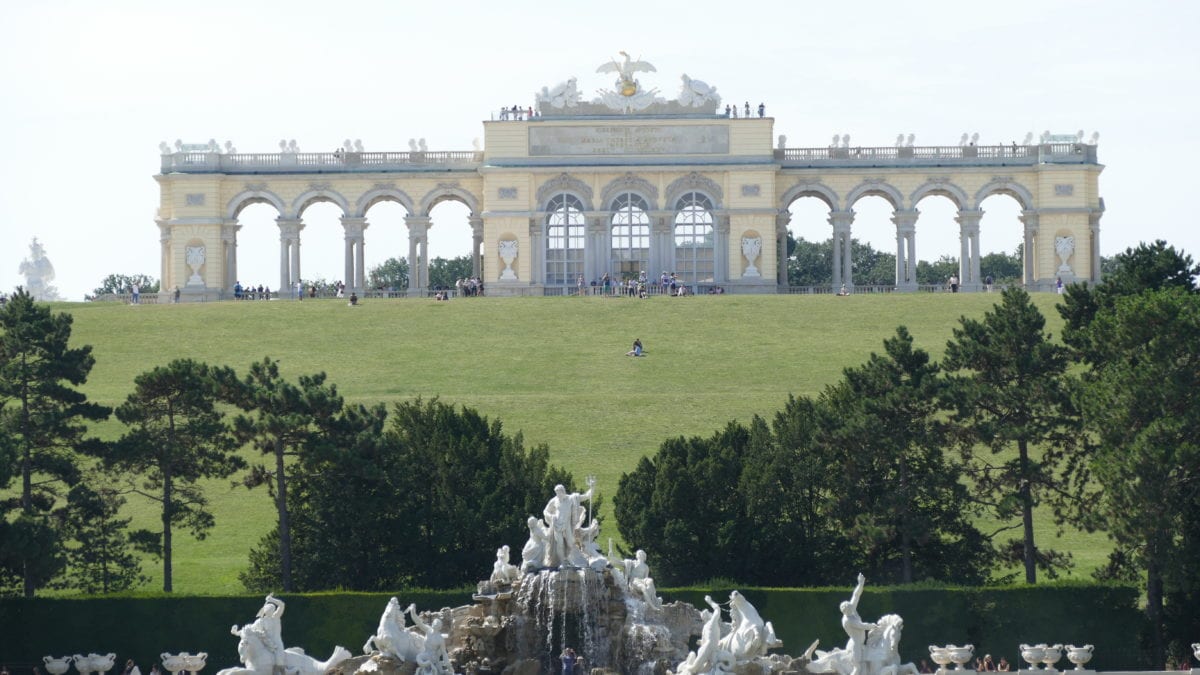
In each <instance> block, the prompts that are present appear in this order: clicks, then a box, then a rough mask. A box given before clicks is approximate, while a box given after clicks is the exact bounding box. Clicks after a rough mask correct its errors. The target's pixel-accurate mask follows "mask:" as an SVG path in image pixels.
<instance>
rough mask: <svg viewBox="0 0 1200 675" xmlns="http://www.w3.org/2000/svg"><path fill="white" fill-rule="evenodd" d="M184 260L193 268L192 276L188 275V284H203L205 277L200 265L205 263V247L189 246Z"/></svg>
mask: <svg viewBox="0 0 1200 675" xmlns="http://www.w3.org/2000/svg"><path fill="white" fill-rule="evenodd" d="M184 260H185V261H186V262H187V264H188V267H190V268H192V276H190V277H188V280H187V285H188V286H203V285H204V279H203V278H202V277H201V276H200V267H201V266H203V265H204V247H203V246H188V247H187V251H186V252H185V257H184Z"/></svg>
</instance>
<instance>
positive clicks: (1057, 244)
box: [1054, 235, 1075, 274]
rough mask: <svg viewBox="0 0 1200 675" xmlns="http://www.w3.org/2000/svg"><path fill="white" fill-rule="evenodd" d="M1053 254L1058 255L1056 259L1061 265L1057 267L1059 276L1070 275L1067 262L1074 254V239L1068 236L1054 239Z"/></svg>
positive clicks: (1069, 267)
mask: <svg viewBox="0 0 1200 675" xmlns="http://www.w3.org/2000/svg"><path fill="white" fill-rule="evenodd" d="M1054 252H1055V253H1056V254H1058V259H1059V260H1060V261H1062V264H1061V265H1059V266H1058V271H1059V273H1060V274H1071V266H1070V265H1068V264H1067V261H1068V260H1070V259H1071V254H1072V253H1074V252H1075V237H1072V236H1070V235H1068V236H1065V237H1055V238H1054Z"/></svg>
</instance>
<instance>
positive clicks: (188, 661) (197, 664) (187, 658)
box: [183, 652, 208, 675]
mask: <svg viewBox="0 0 1200 675" xmlns="http://www.w3.org/2000/svg"><path fill="white" fill-rule="evenodd" d="M207 659H208V653H207V652H200V653H198V654H190V655H189V654H187V653H186V652H185V653H184V654H183V669H184V670H186V671H188V672H189V673H192V675H195V674H196V673H198V672H200V671H201V670H204V664H205V662H206V661H207Z"/></svg>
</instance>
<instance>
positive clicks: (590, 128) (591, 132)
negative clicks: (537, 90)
mask: <svg viewBox="0 0 1200 675" xmlns="http://www.w3.org/2000/svg"><path fill="white" fill-rule="evenodd" d="M728 153H729V128H728V127H726V126H719V125H715V124H713V125H695V126H693V125H686V126H685V125H664V126H605V125H602V124H596V125H587V126H583V125H580V126H569V127H532V128H530V129H529V154H530V155H531V156H535V157H536V156H545V155H719V154H728Z"/></svg>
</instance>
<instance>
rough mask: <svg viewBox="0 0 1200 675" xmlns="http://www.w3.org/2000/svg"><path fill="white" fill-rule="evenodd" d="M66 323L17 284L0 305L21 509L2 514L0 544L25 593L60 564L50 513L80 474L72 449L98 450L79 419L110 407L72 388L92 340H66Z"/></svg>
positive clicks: (9, 432)
mask: <svg viewBox="0 0 1200 675" xmlns="http://www.w3.org/2000/svg"><path fill="white" fill-rule="evenodd" d="M71 323H72V319H71V316H70V315H69V314H65V313H57V314H56V313H52V312H51V311H50V309H49V307H47V306H46V305H44V304H39V303H37V302H35V301H34V299H33V297H32V296H31V295H29V293H27V292H25V291H24V290H22V289H20V288H18V289H17V291H16V292H15V293H14V294H13V296H12V297H11V298H10V299H9V301H8V302H7V303H5V305H4V306H3V307H2V308H0V435H2V436H4V437H5V438H6V440H5V441H4V443H5V444H6V445H8V447H9V448H10V449H12V450H13V451H15V453H16V455H17V459H16V461H17V465H18V467H19V468H18V471H19V474H20V480H21V485H20V500H19V515H18V516H17V518H16V519H15V520H12V521H7V520H6V523H5V525H6V526H5V528H4V536H5V540H6V541H5V542H3V543H4V545H3V546H0V549H3V550H4V551H5V552H4V558H5V563H6V565H7V566H8V567H9V569H10V571H11V572H13V573H14V574H15V575H16V576H19V577H20V578H21V586H22V591H23V593H24V595H25V596H26V597H32V596H33V594H34V592H35V591H36V590H37V589H38V588H39V587H41V586H43V585H45V584H46V583H47V582H48V581H49V580H50V579H51V578H52V577H54V576H55V575H56V574H57V573H58V572H59V570H60V569H61V567H62V564H63V556H62V548H61V546H62V545H61V537H60V535H59V532H58V531H57V527H56V526H55V525H54V523H52V522H51V520H50V519H49V518H48V515H49V514H50V512H51V511H52V510H53V508H54V505H55V502H56V500H58V499H59V498H61V497H62V496H63V495H62V494H61V492H60V491H59V489H58V488H59V486H61V485H64V484H65V485H68V486H70V485H75V484H76V483H78V482H79V480H80V469H79V456H78V453H79V452H87V453H91V454H98V453H100V452H101V451H102V449H103V444H101V443H100V442H98V441H95V440H87V439H85V438H84V433H85V431H86V427H85V422H89V421H93V422H95V421H100V420H104V419H107V418H108V415H109V413H110V412H111V410H110V409H109V408H106V407H104V406H101V405H97V404H95V403H90V402H88V400H87V397H86V396H85V395H84V394H82V393H81V392H79V391H78V390H76V389H75V387H77V386H79V385H82V384H83V383H84V382H86V381H87V376H88V373H89V372H91V369H92V365H93V364H94V363H95V359H94V358H93V357H92V348H91V347H90V346H83V347H77V348H72V347H70V346H69V344H68V343H69V341H70V338H71Z"/></svg>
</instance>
